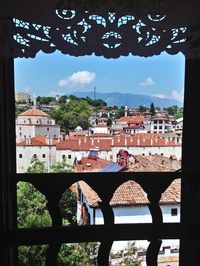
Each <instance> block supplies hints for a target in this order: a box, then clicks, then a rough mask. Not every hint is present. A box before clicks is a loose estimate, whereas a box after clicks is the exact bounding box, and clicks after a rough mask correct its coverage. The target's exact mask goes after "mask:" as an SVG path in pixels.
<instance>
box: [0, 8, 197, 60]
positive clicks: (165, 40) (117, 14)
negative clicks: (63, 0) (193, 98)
mask: <svg viewBox="0 0 200 266" xmlns="http://www.w3.org/2000/svg"><path fill="white" fill-rule="evenodd" d="M165 20H167V16H166V15H165V14H144V15H143V16H140V17H139V16H138V15H137V14H136V13H133V11H129V12H128V11H126V12H125V11H120V10H112V11H110V10H107V11H105V10H98V11H96V12H92V11H91V10H90V11H83V10H74V9H68V8H67V7H66V6H65V5H60V6H58V8H57V9H56V10H55V22H54V24H55V25H54V26H48V25H38V24H34V23H32V22H28V21H23V20H21V19H17V18H14V19H13V20H12V21H11V20H8V19H7V20H6V19H5V20H4V21H1V23H0V25H1V26H0V49H1V51H2V53H3V55H4V56H5V57H35V55H36V54H37V52H39V51H43V52H45V53H52V52H54V51H55V50H56V49H57V50H60V51H61V52H62V53H64V54H69V55H74V56H80V55H91V54H93V53H94V54H95V55H97V56H104V57H106V58H117V57H119V56H122V55H123V56H127V55H129V54H132V55H138V56H145V57H147V56H152V55H158V54H160V53H161V52H163V51H166V52H167V53H169V54H176V53H178V52H180V51H181V52H182V53H184V54H185V55H187V54H188V55H190V56H192V53H193V52H194V53H195V55H196V54H197V53H198V49H197V48H195V46H196V45H195V44H196V43H197V42H198V40H197V39H198V38H197V34H196V33H197V32H196V31H197V30H198V29H196V30H195V37H194V35H193V31H190V29H189V28H186V27H184V25H183V27H180V28H170V29H169V28H167V26H166V25H167V23H165ZM186 40H187V41H186Z"/></svg>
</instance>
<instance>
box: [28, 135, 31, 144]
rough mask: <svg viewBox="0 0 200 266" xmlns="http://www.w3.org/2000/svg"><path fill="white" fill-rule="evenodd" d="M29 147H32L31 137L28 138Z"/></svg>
mask: <svg viewBox="0 0 200 266" xmlns="http://www.w3.org/2000/svg"><path fill="white" fill-rule="evenodd" d="M28 145H31V136H29V137H28Z"/></svg>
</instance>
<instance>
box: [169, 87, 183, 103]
mask: <svg viewBox="0 0 200 266" xmlns="http://www.w3.org/2000/svg"><path fill="white" fill-rule="evenodd" d="M171 97H172V99H174V100H177V101H179V102H183V97H184V96H183V91H181V92H178V91H176V90H173V91H172V92H171Z"/></svg>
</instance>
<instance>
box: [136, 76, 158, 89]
mask: <svg viewBox="0 0 200 266" xmlns="http://www.w3.org/2000/svg"><path fill="white" fill-rule="evenodd" d="M154 84H155V82H154V81H153V79H152V78H150V77H148V78H146V79H145V80H144V81H142V82H140V86H145V87H147V86H153V85H154Z"/></svg>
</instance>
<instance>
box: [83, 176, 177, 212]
mask: <svg viewBox="0 0 200 266" xmlns="http://www.w3.org/2000/svg"><path fill="white" fill-rule="evenodd" d="M78 183H79V185H80V188H81V190H82V193H83V195H84V196H85V198H86V201H87V203H88V204H89V206H91V207H95V206H96V207H97V206H98V202H101V199H100V197H99V196H98V195H97V193H96V192H95V191H94V190H93V189H92V188H91V187H90V186H89V185H88V184H86V183H85V182H84V181H79V182H78ZM180 183H181V181H180V179H177V180H174V181H173V182H172V183H171V185H170V186H169V187H168V188H167V190H166V191H165V192H164V193H163V194H162V197H161V200H160V204H162V205H164V204H179V203H180ZM148 204H149V201H148V199H147V197H146V195H145V193H144V191H143V190H142V188H141V187H140V185H139V184H137V183H136V182H135V181H132V180H130V181H127V182H125V183H124V184H122V185H121V186H120V187H118V188H117V190H116V191H115V193H114V195H113V197H112V199H111V201H110V205H111V206H113V207H114V206H137V205H148Z"/></svg>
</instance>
